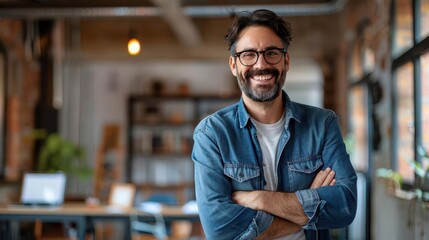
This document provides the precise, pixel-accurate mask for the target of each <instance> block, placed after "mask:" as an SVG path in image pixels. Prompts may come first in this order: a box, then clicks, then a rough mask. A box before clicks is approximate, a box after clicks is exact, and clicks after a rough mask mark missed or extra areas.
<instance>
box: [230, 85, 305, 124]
mask: <svg viewBox="0 0 429 240" xmlns="http://www.w3.org/2000/svg"><path fill="white" fill-rule="evenodd" d="M282 97H283V99H284V100H285V101H283V102H284V105H285V129H287V127H288V126H289V122H290V120H291V119H295V120H296V121H297V122H298V123H299V122H301V118H300V116H301V113H300V110H299V109H297V108H296V106H295V105H294V104H292V102H291V100H290V98H289V96H288V95H287V93H286V92H285V91H282ZM238 121H239V123H240V128H244V127H246V126H247V125H248V124H249V123H250V122H251V121H250V115H249V113H248V112H247V110H246V107H245V106H244V101H243V97H241V99H240V102H239V103H238Z"/></svg>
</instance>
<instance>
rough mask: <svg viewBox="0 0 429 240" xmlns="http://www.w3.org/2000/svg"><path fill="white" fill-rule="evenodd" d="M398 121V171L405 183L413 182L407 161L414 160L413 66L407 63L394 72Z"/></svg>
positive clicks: (412, 175)
mask: <svg viewBox="0 0 429 240" xmlns="http://www.w3.org/2000/svg"><path fill="white" fill-rule="evenodd" d="M395 78H396V89H397V90H396V91H397V97H396V99H397V102H396V104H397V115H396V117H397V118H396V119H397V121H398V128H397V129H398V136H397V137H398V140H397V141H398V171H399V173H400V174H401V175H402V176H403V177H404V180H405V181H407V182H412V181H413V180H414V174H413V171H412V169H411V167H410V165H409V164H408V162H407V160H414V159H415V158H414V122H415V121H414V91H413V88H414V84H413V65H412V64H411V63H408V64H406V65H404V66H402V67H400V68H399V69H398V70H397V72H396V76H395Z"/></svg>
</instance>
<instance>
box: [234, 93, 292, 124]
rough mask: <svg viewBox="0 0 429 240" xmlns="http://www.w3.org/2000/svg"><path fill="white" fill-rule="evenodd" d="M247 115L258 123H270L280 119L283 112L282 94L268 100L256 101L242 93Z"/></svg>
mask: <svg viewBox="0 0 429 240" xmlns="http://www.w3.org/2000/svg"><path fill="white" fill-rule="evenodd" d="M242 96H243V101H244V105H245V106H246V109H247V112H248V113H249V115H250V116H251V117H252V118H253V119H255V120H256V121H258V122H260V123H265V124H270V123H276V122H277V121H279V120H280V118H281V117H282V115H283V113H284V107H283V100H282V99H283V98H282V94H279V96H278V97H277V98H275V99H274V100H272V101H270V102H256V101H254V100H252V99H250V98H248V97H247V96H246V95H245V94H242Z"/></svg>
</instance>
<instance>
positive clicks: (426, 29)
mask: <svg viewBox="0 0 429 240" xmlns="http://www.w3.org/2000/svg"><path fill="white" fill-rule="evenodd" d="M419 9H420V21H421V24H420V34H419V40H421V39H424V38H425V37H427V36H429V0H421V1H420V8H419ZM426 66H427V65H426ZM422 69H423V68H422Z"/></svg>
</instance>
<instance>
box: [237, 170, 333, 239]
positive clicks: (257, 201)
mask: <svg viewBox="0 0 429 240" xmlns="http://www.w3.org/2000/svg"><path fill="white" fill-rule="evenodd" d="M335 183H336V180H335V171H333V170H331V169H330V168H327V169H325V170H322V171H320V172H319V173H318V174H317V175H316V177H315V179H314V180H313V182H312V184H311V186H310V188H319V187H324V186H333V185H335ZM232 199H233V201H234V202H236V203H238V204H240V205H242V206H245V207H248V208H251V209H253V210H259V211H264V212H267V213H270V214H272V215H274V216H275V217H274V220H273V222H272V224H271V225H270V227H269V228H268V229H267V230H266V231H264V232H263V233H262V234H261V235H260V236H259V237H258V239H272V238H277V237H281V236H287V235H290V234H292V233H295V232H298V231H299V230H300V229H301V226H303V225H304V224H306V223H307V221H308V220H309V219H308V217H307V215H306V214H305V212H304V209H303V208H302V206H301V203H300V202H299V200H298V198H297V196H296V194H295V193H288V192H271V191H261V190H257V191H237V192H234V193H233V195H232ZM273 203H276V204H273Z"/></svg>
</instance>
